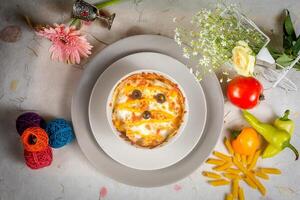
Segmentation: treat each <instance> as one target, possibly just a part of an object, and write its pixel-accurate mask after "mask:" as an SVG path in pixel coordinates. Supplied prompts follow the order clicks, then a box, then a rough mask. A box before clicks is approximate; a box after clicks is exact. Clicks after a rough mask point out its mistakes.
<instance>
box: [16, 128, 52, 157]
mask: <svg viewBox="0 0 300 200" xmlns="http://www.w3.org/2000/svg"><path fill="white" fill-rule="evenodd" d="M21 140H22V143H23V146H24V149H25V150H26V151H30V152H37V151H43V150H45V149H46V148H47V147H48V144H49V138H48V135H47V133H46V131H45V130H44V129H42V128H40V127H31V128H27V129H26V130H25V131H24V132H23V133H22V135H21Z"/></svg>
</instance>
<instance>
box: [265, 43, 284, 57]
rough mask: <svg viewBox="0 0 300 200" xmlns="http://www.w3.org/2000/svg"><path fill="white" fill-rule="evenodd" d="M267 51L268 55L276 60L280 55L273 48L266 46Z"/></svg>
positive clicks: (280, 53)
mask: <svg viewBox="0 0 300 200" xmlns="http://www.w3.org/2000/svg"><path fill="white" fill-rule="evenodd" d="M268 50H269V52H270V54H271V55H272V57H273V58H274V59H275V60H276V59H277V58H278V57H279V56H281V55H282V52H281V51H279V50H278V49H275V48H273V47H270V46H268Z"/></svg>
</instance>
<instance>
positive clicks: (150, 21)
mask: <svg viewBox="0 0 300 200" xmlns="http://www.w3.org/2000/svg"><path fill="white" fill-rule="evenodd" d="M90 2H95V1H90ZM212 3H214V1H204V0H202V1H196V0H161V1H158V0H156V1H155V0H136V1H129V2H126V3H123V4H120V5H117V6H114V7H112V8H110V9H109V10H111V11H114V12H116V13H117V17H116V20H115V23H114V25H113V28H112V30H111V31H107V30H106V29H104V28H102V27H101V26H100V25H99V24H98V23H94V24H93V25H91V26H85V27H84V28H83V29H82V30H83V31H85V32H87V34H88V35H89V34H92V35H93V36H91V35H89V36H88V39H89V41H90V42H91V43H92V44H93V45H94V46H95V47H94V49H93V55H95V54H97V52H99V51H101V49H102V48H104V47H105V44H103V43H101V42H99V40H102V41H104V42H105V43H108V44H109V43H112V42H114V41H116V40H118V39H119V38H123V37H126V36H128V35H134V34H141V33H151V34H162V35H166V36H169V37H172V35H173V30H174V27H175V26H176V25H175V24H174V23H173V22H172V19H173V17H177V19H178V20H179V23H182V24H187V22H188V21H189V19H190V16H191V15H192V14H193V13H195V12H196V11H197V10H198V9H199V8H201V7H209V6H211V5H212ZM237 3H238V4H240V6H241V8H242V10H243V11H244V12H245V13H246V14H247V15H248V16H249V17H250V18H251V19H253V21H255V22H256V23H257V24H258V25H259V26H261V27H264V28H263V29H264V30H265V31H266V33H268V34H271V29H273V30H274V34H275V35H276V34H278V30H279V28H280V26H279V25H278V24H276V19H278V16H280V13H281V11H282V9H283V8H289V9H290V10H291V12H293V13H294V14H296V15H297V14H298V15H299V12H298V13H297V11H298V10H299V8H300V1H298V0H289V1H282V0H264V1H262V0H246V1H242V0H240V1H237ZM71 4H72V1H66V0H65V1H63V0H45V1H42V0H39V1H36V0H27V1H18V0H10V1H8V0H1V3H0V29H3V28H4V27H6V26H8V25H17V26H19V27H21V30H22V36H21V39H20V40H19V41H17V42H16V43H5V42H3V41H0V63H1V65H0V200H14V199H22V200H40V199H45V200H48V199H49V200H60V199H100V196H99V195H100V190H101V188H103V187H105V188H107V190H108V193H107V195H106V196H105V197H104V198H101V199H109V200H117V199H131V200H136V199H144V200H146V199H178V200H179V199H223V198H224V194H225V192H226V191H228V190H229V187H220V188H213V187H211V186H209V185H208V184H207V183H206V180H205V179H204V178H203V177H202V176H201V171H202V170H203V169H205V168H207V167H208V166H207V165H203V166H201V167H200V166H199V167H200V168H199V169H198V170H197V171H196V172H194V173H193V174H191V175H190V176H189V177H187V178H185V179H183V180H181V181H179V182H178V183H176V184H172V185H167V186H164V187H159V188H147V189H146V188H137V187H131V186H127V185H124V184H120V183H117V182H115V181H113V180H111V179H109V178H107V177H104V176H102V175H101V174H99V173H98V172H97V171H96V170H94V168H93V167H92V166H91V165H90V163H89V162H88V161H87V159H86V158H85V157H84V155H83V154H82V152H81V150H80V149H79V146H78V144H77V142H73V143H72V144H71V145H69V146H66V147H65V148H62V149H59V150H54V160H53V163H52V165H51V166H50V167H47V168H44V169H42V170H37V171H32V170H30V169H28V168H27V167H25V165H24V161H23V150H22V147H21V144H20V141H19V136H18V134H17V133H16V130H15V119H16V117H17V116H18V115H19V114H20V113H21V112H22V111H24V110H34V111H36V112H39V113H40V114H41V115H43V116H45V117H46V118H51V117H64V118H67V119H70V104H71V97H72V94H73V92H74V90H75V88H76V85H77V83H78V81H79V80H80V76H81V75H82V73H84V65H73V66H72V65H66V64H61V63H57V62H53V61H51V60H50V59H49V53H48V48H49V45H50V43H49V42H48V41H45V40H43V39H39V38H38V37H36V36H35V35H34V33H33V32H32V31H31V30H30V29H29V28H28V27H27V26H26V24H25V22H24V20H23V19H22V15H28V16H30V17H31V18H32V20H33V21H36V22H40V23H46V24H49V23H54V22H66V21H68V19H69V15H70V10H71ZM299 17H300V16H299ZM31 49H33V51H34V52H33V51H32V50H31ZM92 57H93V56H91V58H90V59H92ZM85 62H86V61H85ZM83 63H84V62H83ZM289 76H290V77H291V79H292V80H293V81H294V82H295V83H296V84H297V85H298V87H300V72H292V74H290V75H289ZM299 105H300V93H299V92H289V93H286V92H285V91H283V90H281V89H274V90H271V91H267V92H266V101H265V102H264V103H262V104H261V105H260V106H259V107H257V108H256V110H255V112H256V113H257V115H259V116H260V117H261V118H263V119H266V120H267V119H270V118H272V117H274V113H276V114H281V113H282V112H283V111H284V110H285V109H286V108H290V109H291V110H292V111H293V113H292V118H293V119H294V120H295V121H296V124H297V125H296V126H297V127H296V132H295V135H294V137H293V140H292V142H293V144H295V146H297V147H298V148H300V138H299V136H300V133H299V130H300V118H299V113H300V106H299ZM229 111H230V112H229ZM228 112H229V114H228V115H227V117H226V118H225V122H226V123H225V128H224V134H226V127H231V126H234V125H236V124H239V120H240V117H239V116H238V114H237V112H236V108H234V107H232V106H231V105H230V104H226V111H225V114H227V113H228ZM222 138H223V137H221V139H222ZM216 148H217V149H222V148H223V146H222V145H221V140H220V141H219V144H218V145H217V147H216ZM259 165H262V166H275V167H278V168H280V169H281V170H282V172H283V174H282V175H281V176H272V177H271V180H270V181H266V182H264V183H265V186H266V187H267V189H268V194H267V196H266V197H261V196H260V194H259V193H258V192H257V191H254V190H251V189H249V188H248V187H244V188H247V189H246V197H247V199H268V200H270V199H274V200H275V199H276V200H277V199H299V198H300V186H299V185H300V181H299V180H300V170H299V169H300V161H298V162H295V161H294V160H293V155H292V153H291V152H290V151H288V150H285V151H284V152H282V153H281V154H280V155H279V156H277V157H275V158H272V159H270V160H267V161H263V162H260V163H259Z"/></svg>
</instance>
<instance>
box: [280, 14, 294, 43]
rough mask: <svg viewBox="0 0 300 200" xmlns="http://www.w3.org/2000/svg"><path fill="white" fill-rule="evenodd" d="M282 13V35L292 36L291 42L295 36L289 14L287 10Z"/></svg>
mask: <svg viewBox="0 0 300 200" xmlns="http://www.w3.org/2000/svg"><path fill="white" fill-rule="evenodd" d="M284 12H285V14H286V17H285V19H284V24H283V30H284V33H285V34H286V35H288V36H292V40H296V34H295V30H294V26H293V23H292V20H291V16H290V12H289V11H288V9H285V10H284Z"/></svg>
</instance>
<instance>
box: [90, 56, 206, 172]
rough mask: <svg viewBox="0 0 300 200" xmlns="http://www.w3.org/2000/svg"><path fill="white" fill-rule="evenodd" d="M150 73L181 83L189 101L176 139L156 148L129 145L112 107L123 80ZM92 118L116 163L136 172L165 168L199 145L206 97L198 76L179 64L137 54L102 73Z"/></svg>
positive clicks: (94, 128)
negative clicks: (113, 120) (114, 121)
mask: <svg viewBox="0 0 300 200" xmlns="http://www.w3.org/2000/svg"><path fill="white" fill-rule="evenodd" d="M149 71H150V72H155V73H158V74H161V75H163V76H165V77H166V78H168V79H170V80H171V81H173V82H175V83H177V84H178V86H179V88H180V89H181V91H182V92H183V94H184V96H185V98H186V100H187V101H186V102H187V103H186V108H187V109H186V111H187V113H186V114H185V119H184V123H183V124H182V125H181V127H180V129H179V131H178V133H177V134H176V136H175V137H174V138H172V140H171V141H168V142H167V144H165V145H162V146H161V147H156V148H153V149H146V148H137V147H135V146H133V145H130V143H129V142H125V140H124V139H122V138H121V137H120V136H119V134H118V133H117V131H116V130H115V128H114V126H113V125H112V123H111V112H112V111H111V108H110V107H109V106H108V104H109V102H111V99H110V98H111V94H112V91H114V87H115V86H116V85H117V84H118V83H119V81H121V80H123V79H124V78H125V77H126V76H129V75H130V74H133V73H137V72H149ZM89 119H90V124H91V128H92V131H93V134H94V136H95V138H96V141H97V142H98V144H99V145H100V146H101V148H102V149H103V150H104V151H105V153H107V154H108V155H109V156H111V157H112V158H113V159H114V160H116V161H118V162H120V163H121V164H123V165H126V166H128V167H131V168H134V169H140V170H155V169H161V168H165V167H168V166H170V165H173V164H175V163H176V162H178V161H180V160H181V159H183V158H184V157H185V156H186V155H187V154H189V153H190V152H191V151H192V149H193V148H194V147H195V145H196V144H197V143H198V141H199V139H200V137H201V135H202V132H203V129H204V126H205V120H206V102H205V96H204V93H203V90H202V88H201V86H200V84H199V82H198V81H197V80H196V78H195V76H194V75H193V74H191V73H190V72H189V70H188V69H187V67H186V66H185V65H183V64H182V63H180V62H179V61H177V60H175V59H174V58H172V57H169V56H166V55H163V54H159V53H151V52H142V53H136V54H132V55H129V56H126V57H124V58H121V59H120V60H118V61H116V62H114V63H113V64H112V65H110V66H109V67H108V68H107V69H106V70H105V71H104V72H103V73H102V74H101V76H100V77H99V79H98V80H97V82H96V84H95V86H94V89H93V92H92V95H91V98H90V104H89Z"/></svg>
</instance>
